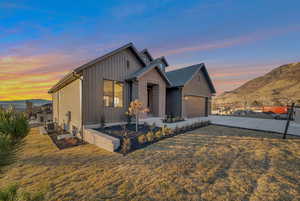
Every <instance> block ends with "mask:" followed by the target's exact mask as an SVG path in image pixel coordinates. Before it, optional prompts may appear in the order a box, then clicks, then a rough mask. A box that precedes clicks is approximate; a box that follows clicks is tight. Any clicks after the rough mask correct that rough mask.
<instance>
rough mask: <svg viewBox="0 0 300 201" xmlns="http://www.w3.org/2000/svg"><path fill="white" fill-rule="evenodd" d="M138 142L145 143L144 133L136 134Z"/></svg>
mask: <svg viewBox="0 0 300 201" xmlns="http://www.w3.org/2000/svg"><path fill="white" fill-rule="evenodd" d="M138 142H139V144H144V143H146V142H147V138H146V136H145V135H140V136H138Z"/></svg>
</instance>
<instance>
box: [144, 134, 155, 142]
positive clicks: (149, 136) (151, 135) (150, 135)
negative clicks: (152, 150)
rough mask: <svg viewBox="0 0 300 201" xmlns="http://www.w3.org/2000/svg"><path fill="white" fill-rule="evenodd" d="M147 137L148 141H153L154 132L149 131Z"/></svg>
mask: <svg viewBox="0 0 300 201" xmlns="http://www.w3.org/2000/svg"><path fill="white" fill-rule="evenodd" d="M146 138H147V141H148V142H152V141H153V140H154V135H153V133H152V132H148V133H147V134H146Z"/></svg>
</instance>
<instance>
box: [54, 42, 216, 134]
mask: <svg viewBox="0 0 300 201" xmlns="http://www.w3.org/2000/svg"><path fill="white" fill-rule="evenodd" d="M168 66H169V64H168V62H167V60H166V58H165V57H159V58H153V57H152V56H151V54H150V53H149V51H148V50H147V49H145V50H143V51H138V50H137V49H136V48H135V46H134V45H133V44H132V43H129V44H127V45H125V46H123V47H120V48H118V49H116V50H114V51H112V52H110V53H108V54H105V55H103V56H101V57H99V58H96V59H95V60H92V61H90V62H88V63H86V64H84V65H82V66H79V67H78V68H76V69H74V70H73V71H72V72H70V73H69V74H67V75H66V76H65V77H63V78H62V79H61V80H60V81H59V82H58V83H57V84H55V85H54V86H53V87H52V88H51V89H50V90H49V93H50V94H51V95H52V99H53V121H54V122H57V123H58V124H59V125H61V126H63V127H64V128H65V129H66V130H69V131H70V132H74V130H76V131H80V130H81V129H82V128H83V127H84V126H90V127H92V126H95V127H97V126H99V125H100V122H101V121H104V120H105V122H110V123H112V122H123V121H126V116H125V112H126V111H127V109H128V106H129V104H130V102H131V101H132V100H135V99H139V100H140V101H141V102H142V103H143V104H144V106H146V107H148V108H149V110H150V112H149V113H148V114H145V115H144V116H143V117H142V118H147V117H164V116H165V115H166V114H168V115H173V116H181V117H186V118H190V117H197V116H206V115H208V114H210V113H211V97H212V95H213V94H214V93H215V92H216V91H215V89H214V86H213V83H212V81H211V79H210V78H209V75H208V73H207V70H206V67H205V65H204V64H203V63H202V64H197V65H193V66H190V67H185V68H181V69H179V70H174V71H169V72H166V69H167V68H168Z"/></svg>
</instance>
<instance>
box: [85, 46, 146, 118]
mask: <svg viewBox="0 0 300 201" xmlns="http://www.w3.org/2000/svg"><path fill="white" fill-rule="evenodd" d="M127 61H129V63H130V67H129V68H128V67H127ZM142 67H143V65H142V64H141V62H140V61H139V60H137V58H136V57H135V56H134V55H133V53H132V52H131V50H130V49H125V50H123V51H121V52H119V53H117V54H115V55H113V56H111V57H108V58H106V59H104V60H102V61H100V62H98V63H96V64H94V65H92V66H90V67H88V68H86V69H84V70H83V82H82V93H83V97H82V105H83V108H82V109H83V121H84V124H98V123H100V120H101V117H102V116H103V117H105V121H106V122H118V121H122V120H124V119H125V112H126V110H127V108H128V105H129V101H130V98H129V95H130V88H129V86H130V85H129V83H126V82H125V79H126V77H127V76H128V75H130V74H132V73H133V72H135V71H137V70H139V69H140V68H142ZM103 79H110V80H117V81H122V82H124V94H123V97H124V98H123V101H124V107H123V108H110V107H104V106H103ZM133 92H135V91H133Z"/></svg>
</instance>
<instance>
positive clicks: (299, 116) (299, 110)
mask: <svg viewBox="0 0 300 201" xmlns="http://www.w3.org/2000/svg"><path fill="white" fill-rule="evenodd" d="M295 122H296V123H298V124H300V107H296V108H295Z"/></svg>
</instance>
